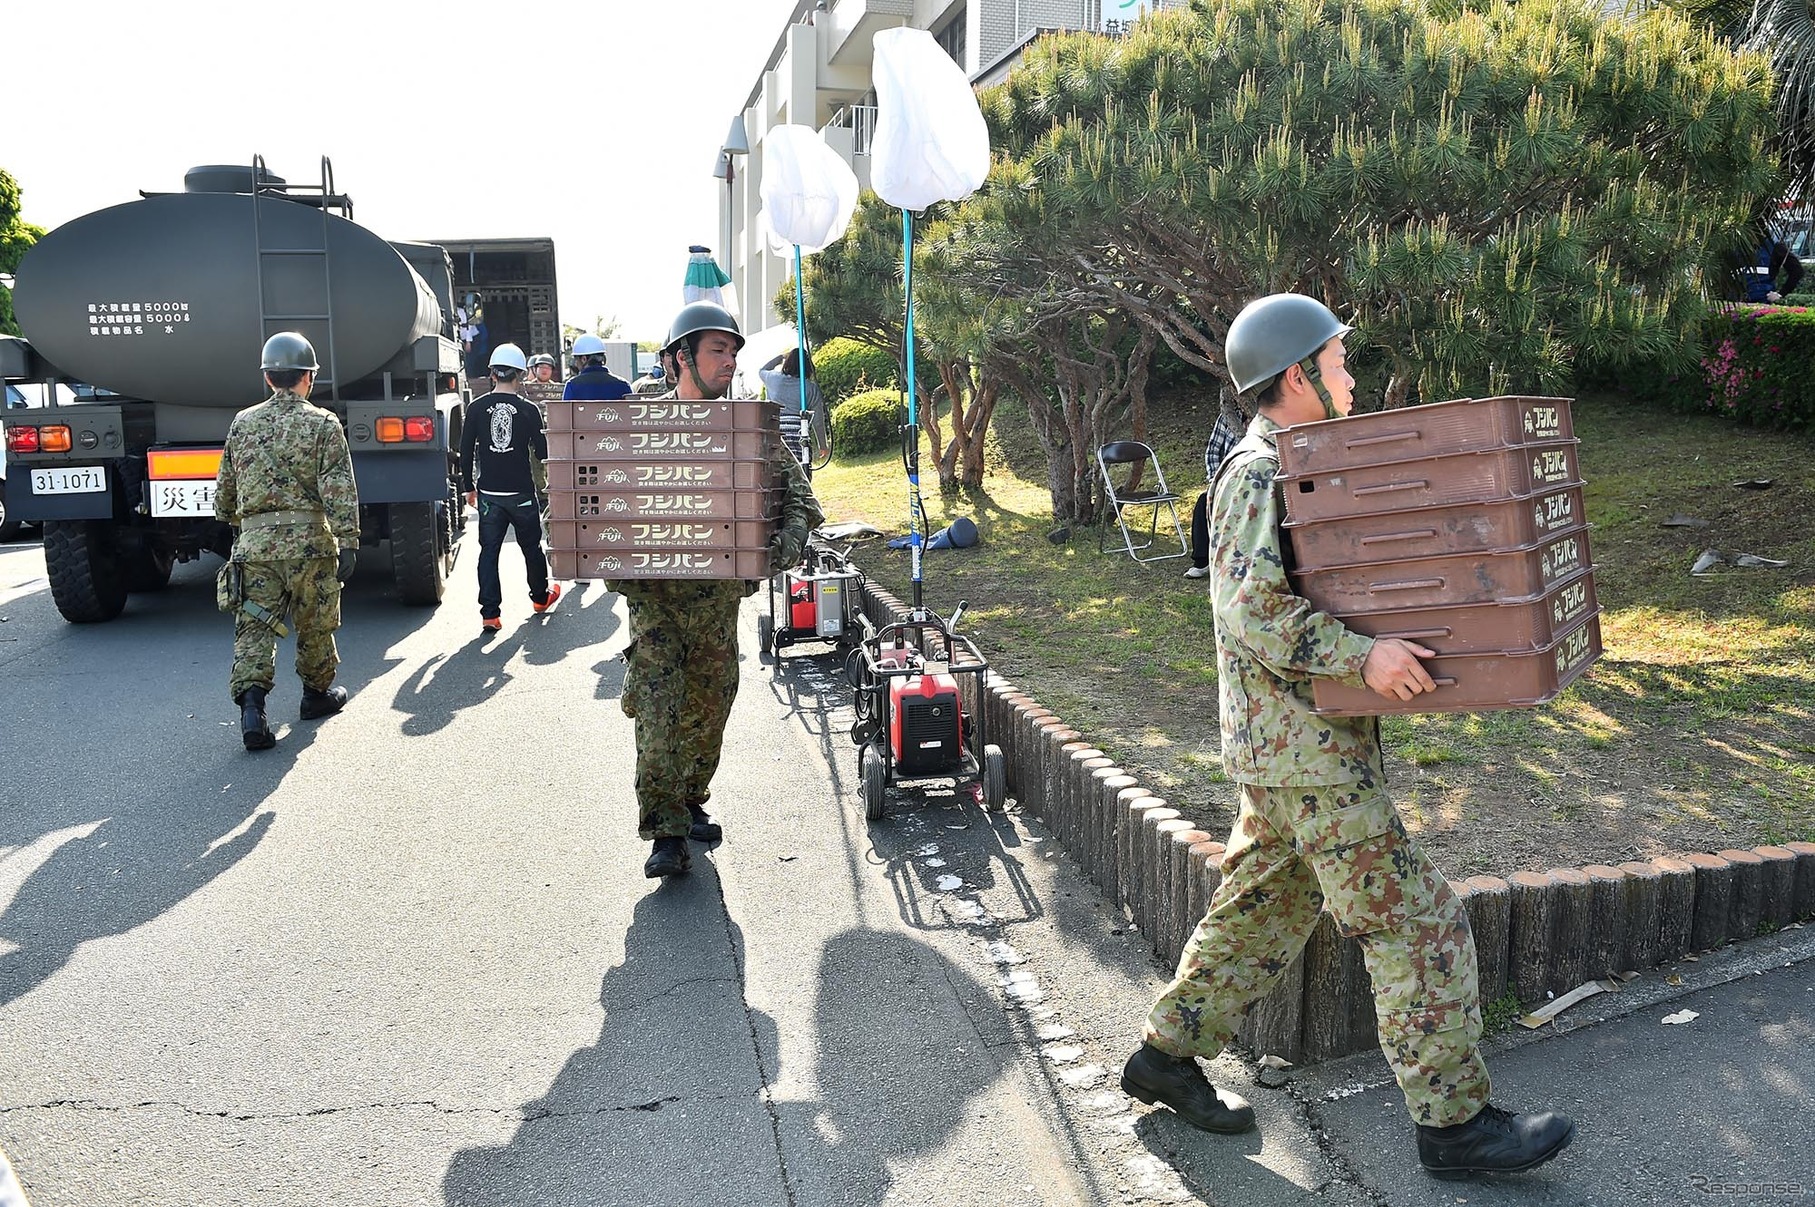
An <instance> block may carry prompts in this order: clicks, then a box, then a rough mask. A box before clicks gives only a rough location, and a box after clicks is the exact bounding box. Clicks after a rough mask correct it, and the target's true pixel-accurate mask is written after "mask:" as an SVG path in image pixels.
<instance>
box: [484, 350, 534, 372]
mask: <svg viewBox="0 0 1815 1207" xmlns="http://www.w3.org/2000/svg"><path fill="white" fill-rule="evenodd" d="M491 367H492V368H494V369H515V370H517V371H518V372H519V373H521V372H523V371H524V370H525V369H527V368H529V362H528V361H526V360H524V359H523V349H521V348H519V347H517V345H515V344H499V345H498V346H497V347H496V348H493V349H492V359H491Z"/></svg>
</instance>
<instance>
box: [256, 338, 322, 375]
mask: <svg viewBox="0 0 1815 1207" xmlns="http://www.w3.org/2000/svg"><path fill="white" fill-rule="evenodd" d="M262 367H263V368H264V371H265V372H267V373H276V372H279V371H280V370H284V369H302V370H305V371H307V372H310V373H314V372H317V371H318V370H320V368H321V365H320V364H319V363H317V361H316V359H315V345H314V344H311V343H310V342H309V341H308V340H306V339H304V338H303V337H302V334H301V333H300V332H296V331H279V332H278V333H277V334H276V335H274V336H272V337H271V338H270V339H268V340H266V341H265V351H264V365H263V366H262Z"/></svg>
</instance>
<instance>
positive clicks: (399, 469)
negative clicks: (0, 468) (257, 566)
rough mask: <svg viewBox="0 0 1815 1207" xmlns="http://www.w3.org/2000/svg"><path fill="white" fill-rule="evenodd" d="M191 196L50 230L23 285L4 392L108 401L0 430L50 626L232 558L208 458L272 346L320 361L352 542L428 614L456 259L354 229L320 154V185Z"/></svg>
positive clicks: (251, 185) (454, 509)
mask: <svg viewBox="0 0 1815 1207" xmlns="http://www.w3.org/2000/svg"><path fill="white" fill-rule="evenodd" d="M184 187H185V191H184V192H181V193H144V194H141V198H140V200H137V201H129V202H126V203H124V204H121V205H114V206H111V207H110V208H107V209H101V210H97V211H95V212H94V213H91V214H87V215H85V216H83V217H80V218H76V219H74V220H73V221H70V222H67V223H65V224H63V225H62V226H59V227H57V228H56V229H55V230H52V231H51V232H50V233H49V234H47V235H45V236H44V237H43V238H41V239H39V240H38V241H37V243H36V244H35V245H34V246H33V247H32V248H31V249H30V250H29V251H27V252H26V254H25V255H24V257H23V258H22V259H21V261H20V263H19V265H18V268H17V269H16V270H15V273H14V278H15V279H14V288H13V304H14V309H15V313H16V315H17V318H18V322H19V325H20V328H21V330H22V331H23V333H24V336H25V339H24V340H20V341H17V342H18V343H19V345H20V348H19V349H17V352H18V355H13V356H11V357H10V358H0V376H6V377H9V378H12V377H17V378H18V379H19V380H33V381H40V382H46V383H55V382H82V383H86V384H87V385H89V386H92V387H97V388H98V391H99V392H97V391H90V392H89V394H88V395H87V396H86V397H82V398H78V399H77V400H75V401H73V402H70V403H68V404H66V405H59V406H55V407H46V408H42V409H37V410H33V411H31V412H15V413H9V414H8V415H7V416H5V420H4V422H5V427H6V468H7V473H6V482H7V505H8V509H9V512H15V513H16V515H17V518H19V519H22V520H30V521H34V522H42V523H43V525H44V551H45V565H46V570H47V577H48V578H49V580H50V588H51V591H50V593H51V597H52V599H53V600H54V601H55V603H56V606H57V610H58V611H59V612H61V613H62V614H63V616H64V617H65V619H68V620H70V621H74V622H80V623H86V622H94V621H106V620H112V619H113V618H114V617H116V616H118V615H119V614H120V612H121V611H122V609H123V608H124V607H125V604H126V599H127V596H128V594H130V593H132V592H139V591H155V590H159V589H161V588H162V587H164V586H165V585H166V584H167V583H168V582H169V580H170V574H171V569H172V566H173V565H174V564H175V563H178V562H186V561H191V560H194V559H196V558H199V557H200V556H201V555H202V554H204V553H215V554H218V555H220V556H223V557H224V556H226V555H227V554H228V553H229V551H230V550H231V549H232V547H233V541H234V535H233V530H232V529H231V528H230V527H229V526H228V525H227V524H226V523H225V522H223V521H222V520H220V519H217V518H216V517H215V515H214V485H215V477H216V474H217V470H218V466H219V463H220V456H221V447H222V444H223V442H224V441H225V439H226V436H227V432H228V428H229V426H230V425H231V423H232V421H233V417H234V415H235V414H236V413H237V412H239V411H240V410H242V409H244V408H246V407H249V406H253V405H255V404H257V403H260V402H262V401H264V399H265V398H267V397H268V396H269V394H270V390H269V388H268V387H267V385H266V383H265V381H264V380H263V374H262V372H261V370H260V368H259V350H260V349H261V348H262V347H263V345H264V342H265V340H266V338H267V337H268V336H270V335H272V334H275V333H276V332H279V331H299V332H301V333H302V334H303V335H304V336H306V337H307V338H308V339H309V341H310V343H311V344H312V345H313V346H314V348H315V352H316V355H317V357H318V358H319V359H320V361H321V366H322V368H321V371H320V372H319V373H318V374H316V377H315V381H314V385H313V389H312V391H311V393H310V395H309V398H310V401H311V402H314V403H316V404H318V405H320V406H323V407H327V408H328V409H330V410H332V411H333V412H334V413H335V414H336V415H337V416H338V417H339V418H340V419H341V421H342V422H343V423H344V424H345V429H346V434H347V444H348V447H349V449H350V451H351V453H352V458H353V473H354V478H355V480H356V482H357V484H358V488H359V504H360V508H359V513H360V514H359V518H360V544H361V545H366V546H371V545H379V544H388V545H389V547H390V561H391V569H392V576H393V578H394V580H395V582H396V585H397V596H398V598H399V599H400V600H401V601H402V602H404V603H407V604H434V603H438V602H439V601H440V600H441V598H442V596H443V594H444V592H445V590H446V584H447V576H448V573H449V572H450V571H451V570H452V568H453V564H454V558H455V555H456V553H457V551H458V547H459V539H460V536H461V534H462V532H463V531H464V529H465V517H464V511H463V507H462V501H463V500H462V498H461V494H460V482H459V466H458V458H457V450H458V448H459V441H460V427H461V418H462V413H463V412H462V408H463V400H464V395H465V386H464V382H463V380H462V378H461V374H460V360H461V358H460V348H459V345H457V344H456V343H454V341H453V339H452V338H451V336H452V334H453V332H452V328H451V325H450V323H449V316H450V315H451V313H452V291H453V286H452V271H451V268H450V266H449V264H448V259H447V252H446V251H445V250H444V249H442V248H439V247H434V246H431V245H426V244H399V245H397V246H393V245H392V244H390V243H388V242H386V241H385V240H384V239H382V238H380V237H379V236H378V235H376V234H374V233H373V232H371V231H369V230H367V229H365V228H364V227H362V226H359V225H358V224H356V223H355V222H354V221H353V220H352V201H351V199H350V198H348V197H346V196H345V195H343V194H341V193H340V192H338V191H337V190H336V189H335V188H334V184H333V168H332V167H331V165H330V164H329V163H328V161H327V160H326V159H325V158H324V159H323V160H322V174H321V182H320V184H319V185H316V184H306V185H305V184H295V183H290V182H287V181H285V180H284V179H283V178H282V177H280V176H276V175H274V174H272V173H270V172H268V171H266V170H265V167H264V164H263V161H262V160H257V159H255V160H254V162H253V164H252V165H251V166H246V165H234V164H226V165H221V164H215V165H205V166H202V167H198V168H193V169H191V170H190V171H189V172H188V173H187V174H186V176H185V177H184ZM413 265H419V266H420V267H421V268H422V269H423V272H420V273H419V272H418V271H417V268H416V267H414V266H413ZM425 274H426V276H427V278H428V280H427V282H425V280H424V275H425ZM9 366H12V367H9ZM21 366H22V367H21ZM27 375H29V376H27Z"/></svg>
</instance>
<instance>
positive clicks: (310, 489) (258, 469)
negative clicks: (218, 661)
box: [214, 331, 359, 750]
mask: <svg viewBox="0 0 1815 1207" xmlns="http://www.w3.org/2000/svg"><path fill="white" fill-rule="evenodd" d="M263 363H264V369H265V383H266V384H267V385H268V386H270V387H271V390H272V395H271V397H270V398H269V399H267V400H266V401H264V402H262V403H260V404H258V405H257V406H255V407H249V408H247V409H246V410H244V411H241V412H240V413H239V414H238V415H235V416H234V417H233V423H232V425H231V426H230V427H229V428H228V429H227V444H226V447H225V448H224V449H222V450H221V468H220V473H219V475H218V477H217V478H216V480H215V491H214V514H215V515H216V516H218V517H219V518H220V519H222V520H225V521H226V522H227V523H229V524H231V525H233V527H234V529H235V535H234V540H233V554H232V559H231V561H232V563H233V565H232V566H230V567H229V568H228V569H229V571H231V570H233V569H234V568H235V567H237V571H238V575H237V577H238V579H239V587H238V590H237V591H235V592H234V596H235V598H236V599H237V600H238V607H237V610H236V611H235V614H234V629H233V677H232V684H231V691H232V694H233V699H234V702H235V703H237V704H238V705H239V706H240V736H241V740H242V741H243V742H244V743H245V746H246V749H248V750H267V749H269V748H270V747H271V746H273V745H274V744H275V743H276V741H277V739H276V737H274V736H273V735H272V733H271V727H270V725H269V724H268V723H267V721H266V717H265V694H266V693H267V692H269V691H270V690H271V685H272V682H273V680H274V679H275V677H276V662H277V639H278V638H279V637H280V636H282V635H283V634H284V633H285V632H286V628H285V626H284V623H283V621H284V617H285V615H286V614H288V615H289V617H290V618H291V620H292V621H293V622H294V624H295V625H296V673H297V675H298V676H299V677H300V678H301V679H302V683H303V696H302V718H303V720H305V721H309V720H314V719H315V718H317V717H325V716H329V715H331V714H333V713H337V712H339V711H340V710H341V708H342V706H343V705H345V704H346V701H347V690H346V688H344V687H336V686H335V685H334V671H335V668H336V667H338V666H339V665H340V655H339V653H338V651H336V650H335V648H334V630H336V629H338V628H339V627H340V585H341V584H342V583H343V582H345V581H346V580H347V579H348V578H350V577H352V574H353V565H354V562H355V560H356V559H357V557H358V550H359V495H358V491H357V489H356V488H355V487H354V484H353V459H352V456H351V454H349V453H348V451H347V438H346V433H345V431H343V430H342V428H341V426H340V420H338V419H336V418H335V417H334V414H333V413H332V412H331V411H326V410H323V409H322V408H321V407H318V406H313V405H311V404H310V402H309V390H310V388H311V387H312V386H313V385H314V384H315V372H316V370H317V369H318V368H319V365H318V364H317V363H316V360H315V349H314V348H313V347H311V346H310V344H309V341H308V340H306V339H304V338H303V337H302V336H301V335H298V334H297V333H296V332H294V331H280V332H278V333H277V334H276V335H274V336H272V337H271V338H270V339H268V340H266V341H265V348H264V357H263Z"/></svg>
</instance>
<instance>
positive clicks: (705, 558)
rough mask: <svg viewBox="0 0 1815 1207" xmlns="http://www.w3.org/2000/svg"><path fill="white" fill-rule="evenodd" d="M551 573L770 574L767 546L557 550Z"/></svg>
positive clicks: (568, 575) (632, 576)
mask: <svg viewBox="0 0 1815 1207" xmlns="http://www.w3.org/2000/svg"><path fill="white" fill-rule="evenodd" d="M548 560H549V572H550V573H551V574H552V575H553V576H554V577H556V578H562V579H568V580H576V579H583V578H612V579H626V580H628V579H648V578H696V579H698V578H740V579H751V580H757V581H761V580H762V579H766V578H768V577H769V551H768V550H767V549H736V550H733V549H633V550H626V551H622V552H619V551H613V550H608V549H587V550H581V551H575V550H570V549H553V550H550V551H549V554H548Z"/></svg>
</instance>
